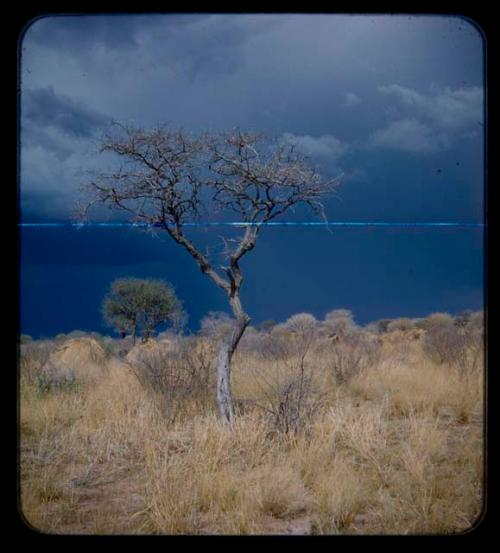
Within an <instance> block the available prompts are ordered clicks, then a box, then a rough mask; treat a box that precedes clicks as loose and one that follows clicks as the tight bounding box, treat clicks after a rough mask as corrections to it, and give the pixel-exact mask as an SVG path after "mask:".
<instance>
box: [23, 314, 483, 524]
mask: <svg viewBox="0 0 500 553" xmlns="http://www.w3.org/2000/svg"><path fill="white" fill-rule="evenodd" d="M482 323H483V321H482V313H465V314H462V315H461V316H459V317H455V318H452V317H450V316H449V315H446V314H434V315H431V316H429V317H427V318H425V319H422V320H420V321H414V320H410V319H398V320H393V321H379V322H378V323H372V324H370V325H368V326H367V327H365V328H360V327H357V326H356V325H355V323H354V321H353V319H352V315H351V314H350V312H348V311H345V310H336V311H333V312H330V313H329V314H327V316H326V317H325V319H324V320H323V321H318V320H316V319H315V318H314V317H313V316H312V315H309V314H298V315H295V316H293V317H291V318H290V319H289V320H288V321H286V322H285V323H282V324H278V325H273V324H272V323H269V324H266V325H262V326H261V329H260V330H256V329H255V328H252V327H249V328H248V329H247V332H246V333H245V335H244V337H243V339H242V341H241V343H240V346H239V348H238V350H237V352H236V354H235V357H234V361H233V369H232V371H233V372H232V379H233V391H234V395H235V403H236V409H237V416H236V419H235V422H234V424H233V425H232V426H231V425H228V424H224V423H223V422H222V421H221V418H220V417H219V415H218V413H217V407H216V405H215V392H214V388H215V370H214V366H215V363H216V362H217V359H216V358H217V351H218V345H219V342H220V340H222V339H224V336H225V334H226V333H227V332H228V331H229V330H230V328H231V324H230V321H229V320H228V319H227V318H224V317H223V316H220V315H217V314H212V315H211V316H210V317H208V318H207V319H206V320H205V321H204V322H203V324H202V330H201V331H200V333H199V334H198V335H195V336H179V335H174V334H169V333H166V334H164V335H160V336H157V338H156V339H154V340H150V341H148V342H146V343H145V344H139V345H136V346H134V347H132V344H131V342H129V341H127V340H115V339H111V338H105V337H101V336H99V335H94V336H90V335H85V334H83V333H80V334H77V335H76V336H75V335H72V336H59V337H58V338H57V339H53V340H30V339H29V337H27V336H23V337H22V339H21V345H20V351H21V355H20V366H19V369H20V420H19V424H20V488H21V497H20V508H21V511H22V513H23V515H24V517H25V519H26V521H27V523H28V524H30V525H31V526H32V527H34V528H35V529H37V530H39V531H41V532H46V533H63V534H68V533H70V534H75V533H76V534H114V533H120V534H140V533H146V534H449V533H457V532H463V531H466V530H468V529H470V528H471V527H472V526H473V525H474V524H475V522H476V521H477V520H478V518H479V516H480V514H481V511H482V508H483V496H484V482H483V448H484V444H483V401H484V397H483V380H484V355H483V324H482Z"/></svg>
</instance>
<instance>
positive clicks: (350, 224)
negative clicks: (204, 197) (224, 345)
mask: <svg viewBox="0 0 500 553" xmlns="http://www.w3.org/2000/svg"><path fill="white" fill-rule="evenodd" d="M18 226H20V227H48V228H60V227H63V228H64V227H66V228H78V229H80V228H86V227H99V228H107V227H138V228H148V227H151V228H162V225H160V224H149V223H128V222H108V223H106V222H94V223H69V222H66V223H18ZM183 226H185V227H210V226H229V227H246V226H267V227H271V226H279V227H290V226H300V227H303V226H316V227H396V228H405V227H409V228H412V227H451V228H484V227H486V224H485V223H451V222H421V223H408V222H399V223H389V222H380V221H379V222H363V221H329V222H326V221H269V222H267V223H247V222H238V221H236V222H225V221H216V222H198V223H184V224H183Z"/></svg>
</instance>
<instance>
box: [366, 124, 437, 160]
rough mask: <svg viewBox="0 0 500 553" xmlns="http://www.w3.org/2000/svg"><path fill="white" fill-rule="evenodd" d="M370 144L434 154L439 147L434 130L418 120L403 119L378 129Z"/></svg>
mask: <svg viewBox="0 0 500 553" xmlns="http://www.w3.org/2000/svg"><path fill="white" fill-rule="evenodd" d="M369 143H370V145H371V146H375V147H379V148H389V149H392V150H403V151H405V152H433V151H435V150H437V149H438V147H439V141H438V139H437V137H436V135H435V133H434V131H433V129H432V128H431V127H429V126H428V125H425V124H424V123H421V122H420V121H417V120H416V119H401V120H399V121H394V122H392V123H390V124H389V125H388V126H387V127H384V128H383V129H378V130H377V131H375V132H374V133H373V134H372V135H371V137H370V140H369Z"/></svg>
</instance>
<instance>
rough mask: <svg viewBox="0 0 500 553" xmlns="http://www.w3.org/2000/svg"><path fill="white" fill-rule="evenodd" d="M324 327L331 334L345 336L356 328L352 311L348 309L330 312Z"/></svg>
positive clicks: (326, 316)
mask: <svg viewBox="0 0 500 553" xmlns="http://www.w3.org/2000/svg"><path fill="white" fill-rule="evenodd" d="M323 326H324V327H325V328H326V329H327V331H328V332H329V333H330V334H336V335H337V336H344V335H346V334H348V333H349V332H352V331H353V330H354V329H355V328H356V325H355V323H354V317H353V314H352V311H349V310H348V309H333V310H332V311H329V312H328V313H327V314H326V315H325V320H324V321H323Z"/></svg>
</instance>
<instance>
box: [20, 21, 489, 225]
mask: <svg viewBox="0 0 500 553" xmlns="http://www.w3.org/2000/svg"><path fill="white" fill-rule="evenodd" d="M481 60H482V39H481V36H480V34H479V32H478V31H477V30H476V29H475V28H474V26H473V25H472V24H470V23H468V22H467V21H465V20H463V19H460V18H456V17H431V16H428V17H424V16H422V17H406V16H348V15H346V16H335V15H299V14H275V15H267V14H266V15H263V14H200V15H198V14H171V15H168V14H166V15H130V16H127V15H120V16H118V15H116V16H105V15H98V16H60V17H55V16H54V17H45V18H42V19H39V20H36V21H34V22H33V23H32V25H31V26H30V27H29V28H28V29H27V31H26V33H25V36H24V38H23V43H22V59H21V99H22V110H21V115H22V120H21V124H22V132H21V146H22V150H21V200H22V205H23V217H25V218H29V217H31V216H33V217H35V216H36V217H43V216H44V215H45V216H47V217H53V216H54V215H55V214H57V215H58V216H59V217H62V218H65V217H67V216H68V213H69V206H70V204H72V203H74V202H75V201H76V200H77V198H78V192H77V190H78V185H79V183H80V182H81V180H82V179H81V174H82V172H84V171H85V170H86V169H88V168H92V167H95V166H96V164H97V165H98V164H99V161H98V159H97V158H96V156H95V147H94V142H95V138H96V137H97V136H98V135H99V132H100V130H101V129H102V128H103V127H105V126H106V124H107V122H109V121H111V120H122V121H126V122H128V123H132V124H137V125H141V126H145V127H148V126H152V125H155V124H157V123H162V122H168V123H169V124H170V125H172V126H182V127H184V128H186V129H189V130H191V131H194V132H197V131H202V130H219V129H229V128H233V127H239V128H243V129H248V130H251V131H264V132H267V133H269V134H272V135H275V136H276V137H285V138H286V139H291V140H293V141H295V142H296V143H297V145H298V146H300V147H301V148H302V149H303V150H304V151H305V152H306V153H307V154H308V155H311V156H313V157H315V159H316V160H317V161H318V162H319V163H320V164H321V167H322V169H323V170H324V171H325V172H326V173H328V176H336V175H337V174H339V173H340V172H342V173H344V174H346V175H351V177H350V179H351V181H352V182H351V183H350V184H349V186H347V184H346V186H345V190H344V196H343V198H344V201H343V202H342V204H338V205H336V206H335V209H336V215H337V216H338V217H343V216H346V217H347V216H353V214H354V215H355V214H356V210H357V212H358V213H359V216H360V215H361V214H362V213H364V208H363V203H362V201H361V202H360V201H359V199H357V200H356V203H355V206H356V207H355V208H354V207H353V206H351V205H350V204H349V202H350V200H351V196H350V194H352V198H354V196H356V197H357V198H359V193H360V190H361V188H360V187H362V186H363V187H365V188H364V194H366V201H367V202H368V203H369V204H370V209H371V210H372V211H373V213H374V216H376V214H377V213H380V214H382V213H386V212H387V205H388V204H385V205H382V202H383V199H384V198H386V199H387V198H388V197H390V194H391V192H388V194H389V195H387V194H385V195H379V197H380V200H379V201H378V202H376V203H375V204H373V202H372V200H371V199H369V198H371V196H370V195H371V194H373V195H375V191H373V189H372V187H373V188H375V189H376V187H377V186H381V183H380V179H381V178H384V177H383V175H384V174H385V173H386V172H387V170H388V169H387V168H388V167H389V166H391V167H396V166H399V165H400V164H405V163H406V159H407V156H408V155H412V156H421V157H420V158H419V159H420V163H421V164H422V167H424V166H425V165H426V164H428V165H429V167H430V166H432V165H435V164H436V163H440V164H442V161H439V162H438V161H437V156H441V155H444V153H446V152H448V153H450V154H453V155H454V157H456V158H457V159H458V158H460V159H461V160H462V164H461V168H462V170H463V171H462V173H461V179H465V180H466V181H468V182H470V187H471V190H472V188H473V187H475V186H476V184H475V183H476V182H477V177H478V174H480V173H481V170H482V166H481V165H478V163H477V160H478V159H480V157H481V156H480V153H481V151H482V146H483V145H482V127H481V124H482V109H483V104H484V98H483V74H482V65H481V64H482V61H481ZM380 152H384V155H385V153H388V154H390V155H391V156H393V157H392V158H391V160H390V164H389V165H388V164H387V160H385V159H384V162H383V164H382V158H379V159H380V163H377V160H376V159H377V158H375V157H374V156H377V155H379V153H380ZM429 171H431V169H429ZM411 178H412V177H411V175H408V179H409V180H411ZM368 182H369V183H370V188H369V189H368V188H366V186H367V183H368ZM356 183H357V184H356ZM384 186H385V185H384ZM391 186H392V187H393V192H394V194H395V195H397V194H398V190H397V187H398V186H400V185H399V184H398V183H397V182H394V183H393V184H391ZM422 186H423V188H424V189H425V188H426V187H428V188H429V190H430V189H431V187H432V185H431V184H430V183H426V182H422ZM452 186H453V185H452V184H450V187H452ZM450 189H451V188H450ZM43 193H45V198H46V201H44V202H36V201H33V198H34V197H39V195H40V194H42V195H43ZM422 193H423V194H426V190H423V191H422ZM29 198H31V200H30V199H29ZM50 198H52V199H53V201H51V200H50ZM61 198H64V200H61ZM408 201H409V202H411V200H410V199H408ZM431 201H432V200H431ZM464 201H465V200H464ZM464 205H465V204H464ZM477 205H478V204H477V202H476V203H475V206H474V208H473V210H472V211H471V212H470V213H471V215H470V216H471V217H473V216H475V215H476V214H477ZM47 206H52V207H50V209H49V208H48V207H47ZM56 207H57V209H56ZM402 207H403V208H404V206H402ZM464 209H465V208H464ZM462 212H464V210H463V209H461V213H462ZM408 213H411V203H409V204H408ZM395 216H396V215H395ZM455 216H456V214H454V213H453V212H451V211H450V213H449V214H448V217H449V218H451V219H453V218H454V217H455Z"/></svg>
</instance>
